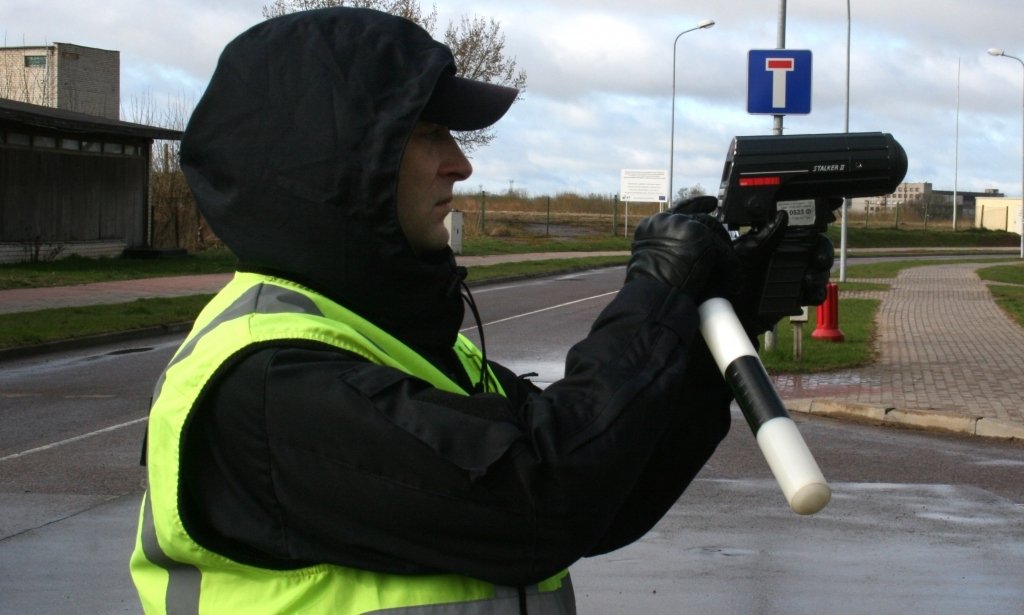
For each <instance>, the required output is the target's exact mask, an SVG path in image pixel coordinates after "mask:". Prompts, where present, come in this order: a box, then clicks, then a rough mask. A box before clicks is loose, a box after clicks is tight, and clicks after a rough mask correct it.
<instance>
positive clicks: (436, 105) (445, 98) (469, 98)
mask: <svg viewBox="0 0 1024 615" xmlns="http://www.w3.org/2000/svg"><path fill="white" fill-rule="evenodd" d="M517 96H519V90H517V89H516V88H510V87H506V86H503V85H496V84H494V83H487V82H484V81H474V80H473V79H466V78H464V77H457V76H455V75H452V74H451V73H447V72H445V73H442V74H441V76H440V77H439V78H438V80H437V85H435V86H434V93H433V94H431V95H430V100H429V101H427V105H426V106H425V107H424V108H423V112H422V113H421V114H420V119H421V120H423V121H426V122H433V123H435V124H440V125H442V126H447V127H448V128H449V129H451V130H481V129H483V128H487V127H488V126H490V125H492V124H494V123H495V122H497V121H498V120H499V119H501V116H503V115H505V112H506V111H508V109H509V107H511V106H512V103H513V102H515V100H516V97H517Z"/></svg>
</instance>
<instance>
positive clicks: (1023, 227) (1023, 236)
mask: <svg viewBox="0 0 1024 615" xmlns="http://www.w3.org/2000/svg"><path fill="white" fill-rule="evenodd" d="M988 55H990V56H1003V57H1006V58H1013V59H1014V60H1017V61H1018V62H1020V66H1021V68H1024V60H1021V59H1020V58H1018V57H1017V56H1011V55H1010V54H1008V53H1006V52H1005V51H1003V50H1002V49H999V48H998V47H993V48H992V49H989V50H988ZM1021 144H1022V147H1024V80H1022V81H1021ZM1020 182H1021V186H1020V203H1021V216H1020V228H1019V229H1018V230H1019V231H1020V257H1021V258H1022V259H1024V155H1022V156H1021V174H1020Z"/></svg>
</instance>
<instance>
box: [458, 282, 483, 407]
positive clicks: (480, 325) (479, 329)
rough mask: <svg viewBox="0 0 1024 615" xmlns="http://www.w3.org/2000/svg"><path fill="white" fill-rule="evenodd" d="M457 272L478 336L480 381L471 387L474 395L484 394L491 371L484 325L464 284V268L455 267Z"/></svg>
mask: <svg viewBox="0 0 1024 615" xmlns="http://www.w3.org/2000/svg"><path fill="white" fill-rule="evenodd" d="M456 270H458V272H459V276H458V277H459V284H460V285H461V286H462V300H463V301H465V302H466V305H468V306H469V311H470V312H472V313H473V320H475V321H476V330H477V333H478V334H479V335H480V354H481V357H480V381H479V382H477V383H476V385H474V387H473V392H474V393H485V392H486V391H487V384H488V382H489V381H490V379H491V370H489V369H488V368H487V342H486V341H485V340H484V325H483V323H482V322H480V311H479V310H477V307H476V300H475V299H473V293H471V292H469V286H468V285H467V284H466V275H467V273H468V271H466V268H465V267H456Z"/></svg>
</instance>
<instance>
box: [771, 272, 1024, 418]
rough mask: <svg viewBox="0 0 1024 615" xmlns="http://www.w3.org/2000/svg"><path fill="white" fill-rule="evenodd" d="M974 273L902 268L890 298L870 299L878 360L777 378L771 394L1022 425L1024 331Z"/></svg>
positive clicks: (885, 296) (790, 398) (893, 283)
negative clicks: (875, 304)
mask: <svg viewBox="0 0 1024 615" xmlns="http://www.w3.org/2000/svg"><path fill="white" fill-rule="evenodd" d="M983 266H985V265H983V264H978V263H969V264H942V265H929V266H924V267H913V268H910V269H904V270H903V271H902V272H901V273H900V274H899V276H898V277H897V278H896V279H895V280H894V281H891V288H890V290H888V291H886V292H883V293H870V294H871V295H873V296H880V297H881V298H882V303H881V306H880V308H879V312H878V316H877V319H878V331H877V333H878V337H877V341H876V349H877V351H878V361H877V362H876V363H875V364H874V365H871V366H869V367H865V368H862V369H854V370H848V371H843V372H838V373H830V374H820V375H814V374H812V375H796V376H785V377H780V378H779V379H778V380H777V383H776V384H777V386H778V388H779V392H780V394H781V395H782V396H783V397H784V398H785V399H787V401H788V400H792V399H806V398H814V399H818V400H821V399H833V400H840V401H845V402H854V403H858V404H865V405H870V406H874V407H876V408H878V409H879V411H880V412H881V411H884V410H885V409H898V410H899V411H900V412H903V411H910V412H911V413H915V412H919V411H927V412H928V413H930V414H933V415H938V416H940V417H941V416H946V417H948V418H949V419H951V420H955V419H957V418H959V417H966V418H967V419H978V418H984V419H995V420H991V421H988V423H989V424H999V423H1002V424H1003V425H1006V424H1011V425H1021V426H1024V411H1022V406H1024V328H1021V327H1020V326H1019V325H1017V324H1016V323H1015V322H1014V321H1012V320H1010V318H1009V317H1008V316H1006V315H1005V314H1004V313H1003V312H1002V310H1000V309H999V307H997V306H996V304H995V302H994V301H993V300H992V296H991V295H990V294H989V291H988V288H987V287H986V284H985V283H984V282H983V281H982V280H981V279H980V278H978V276H977V275H976V274H975V270H976V269H978V268H979V267H983ZM849 296H856V294H855V293H851V294H850V295H849ZM840 328H842V317H841V315H840ZM950 424H952V423H950Z"/></svg>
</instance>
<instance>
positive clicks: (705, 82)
mask: <svg viewBox="0 0 1024 615" xmlns="http://www.w3.org/2000/svg"><path fill="white" fill-rule="evenodd" d="M265 3H266V2H265V1H263V0H219V1H217V2H210V1H208V0H206V1H203V2H197V1H195V0H179V1H175V2H172V1H169V0H151V1H147V2H137V1H128V0H107V1H106V2H102V3H101V2H80V1H68V0H64V1H61V2H58V1H57V0H36V1H35V2H22V1H19V2H17V3H15V1H13V0H0V15H3V16H4V23H3V24H2V25H0V28H2V30H0V35H3V37H4V40H5V41H6V43H7V44H8V45H21V44H23V43H25V44H38V43H44V42H47V43H48V42H54V41H60V42H70V43H76V44H82V45H89V46H95V47H100V48H104V49H117V50H119V51H120V52H121V62H122V93H123V95H124V97H125V98H128V97H130V96H133V95H134V96H143V95H148V96H152V98H153V99H154V100H158V101H163V100H168V101H174V100H176V99H177V100H180V99H186V100H189V99H190V100H196V99H198V97H199V95H200V94H201V92H202V89H203V87H205V84H206V82H207V81H208V80H209V77H210V75H211V74H212V71H213V68H214V66H215V64H216V61H217V57H218V55H219V54H220V51H221V49H222V48H223V47H224V45H225V44H226V43H227V42H228V41H229V40H231V39H232V38H233V37H234V36H236V35H237V34H239V33H240V32H241V31H242V30H244V29H246V28H248V27H249V26H251V25H253V24H255V23H257V22H259V21H261V20H262V16H261V13H260V9H261V7H262V6H263V4H265ZM422 4H423V5H424V6H427V7H429V5H430V4H431V3H429V2H423V3H422ZM846 6H847V5H846V3H843V2H827V3H825V2H802V3H789V5H788V9H787V20H786V45H787V47H789V48H794V49H810V50H812V52H813V54H814V66H815V68H814V75H813V103H812V105H813V106H812V112H811V114H809V115H807V116H787V117H786V118H785V121H784V124H785V127H786V132H787V133H796V132H840V131H842V130H843V127H844V120H845V112H846V108H845V107H846V101H845V99H846V96H845V94H846V34H847V14H846ZM437 8H438V12H439V17H440V19H439V29H440V30H443V28H444V26H445V24H446V23H447V21H448V20H451V19H456V18H458V17H460V16H462V15H474V14H475V15H480V16H482V17H493V18H495V19H496V20H497V21H498V22H499V23H500V24H501V26H502V29H503V31H504V33H505V37H506V40H505V43H506V52H507V53H509V54H511V55H513V56H515V57H516V59H517V61H518V64H519V66H520V68H522V69H524V70H525V71H526V72H527V75H528V87H527V90H526V96H525V98H524V100H523V101H521V102H519V103H517V104H516V105H515V106H514V107H513V109H512V111H511V112H510V113H509V115H508V116H507V117H506V118H505V119H504V120H503V121H502V122H501V123H500V124H499V125H498V126H497V132H498V139H497V140H496V141H495V143H494V144H493V145H492V146H490V147H488V148H485V149H484V150H480V151H478V152H476V153H474V157H473V162H474V166H475V169H476V171H475V174H474V176H473V178H471V179H470V180H469V182H468V183H467V187H469V188H470V189H473V190H476V189H478V188H479V186H480V185H484V186H485V187H487V189H489V190H501V189H504V188H507V186H508V184H509V180H510V179H512V180H514V181H515V185H516V187H517V188H525V189H526V190H528V191H529V192H530V193H532V194H554V193H556V192H559V191H568V190H574V191H580V192H585V193H591V192H593V193H598V194H614V193H615V192H617V191H618V178H619V169H621V168H665V169H667V168H668V161H669V155H670V152H669V149H670V148H669V143H670V125H671V111H672V106H671V100H672V89H671V85H672V64H673V57H672V56H673V54H672V52H673V41H674V40H675V38H676V36H677V35H678V34H679V33H680V32H682V31H683V30H686V29H688V28H691V27H693V26H694V25H696V24H697V22H699V21H701V20H703V19H714V20H716V22H717V24H716V25H715V26H714V27H713V28H711V29H708V30H699V31H693V32H690V33H687V34H685V35H683V36H682V37H680V38H679V41H678V45H677V54H676V64H677V68H676V79H677V88H676V122H675V127H676V136H675V142H676V148H675V149H676V151H675V154H674V162H675V164H674V168H675V171H676V173H675V175H676V177H675V180H674V185H675V186H677V187H682V186H690V185H693V184H695V183H699V184H702V185H703V186H704V187H705V188H706V189H708V190H709V191H711V192H713V191H715V190H716V189H717V185H718V181H719V175H720V173H721V169H722V163H723V161H724V156H725V151H726V148H727V147H728V144H729V141H730V139H731V138H732V136H734V135H738V134H769V133H770V132H771V130H772V118H771V116H752V115H749V114H747V113H746V83H747V74H746V73H747V64H746V61H747V52H748V51H749V50H750V49H771V48H774V47H775V44H776V38H777V34H778V8H779V7H778V4H777V3H775V2H764V1H763V0H759V1H755V0H720V1H719V2H716V3H709V4H706V5H699V6H698V5H695V4H693V3H689V4H684V5H683V6H680V3H679V2H678V1H675V0H544V1H540V0H516V1H514V2H513V1H511V0H506V1H496V2H489V3H486V4H485V3H480V2H471V1H469V0H465V1H463V0H438V1H437ZM851 8H852V23H851V27H850V31H851V50H850V113H849V116H850V120H849V121H850V129H851V130H854V131H874V130H881V131H886V132H892V133H893V134H894V135H895V136H896V137H897V138H898V139H899V140H900V141H901V143H903V145H904V147H905V148H906V149H907V152H908V154H909V155H910V171H909V172H908V179H912V180H915V181H930V182H932V183H933V184H934V185H935V187H936V188H939V189H952V187H953V183H954V181H956V182H958V183H959V189H961V190H979V191H980V190H983V189H985V188H989V187H994V188H998V189H1001V190H1003V191H1005V192H1007V193H1010V194H1019V193H1020V192H1021V188H1020V182H1021V156H1022V144H1021V132H1022V127H1021V113H1020V110H1021V87H1022V77H1024V73H1022V71H1021V66H1020V65H1019V64H1018V63H1017V62H1015V61H1013V60H1010V59H1007V58H995V57H991V56H988V55H987V54H986V53H985V51H986V50H987V49H988V48H989V47H1003V48H1006V50H1007V53H1012V54H1014V55H1018V56H1021V55H1024V47H1022V46H1021V43H1020V24H1021V23H1022V22H1024V5H1022V4H1021V3H1020V2H1019V0H986V2H983V3H978V2H974V3H967V2H963V1H962V0H901V1H898V2H897V1H893V0H857V1H856V2H852V7H851ZM958 61H959V63H960V76H959V83H958V79H957V63H958ZM958 96H959V110H958V109H957V102H958ZM958 127H959V131H958Z"/></svg>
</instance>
